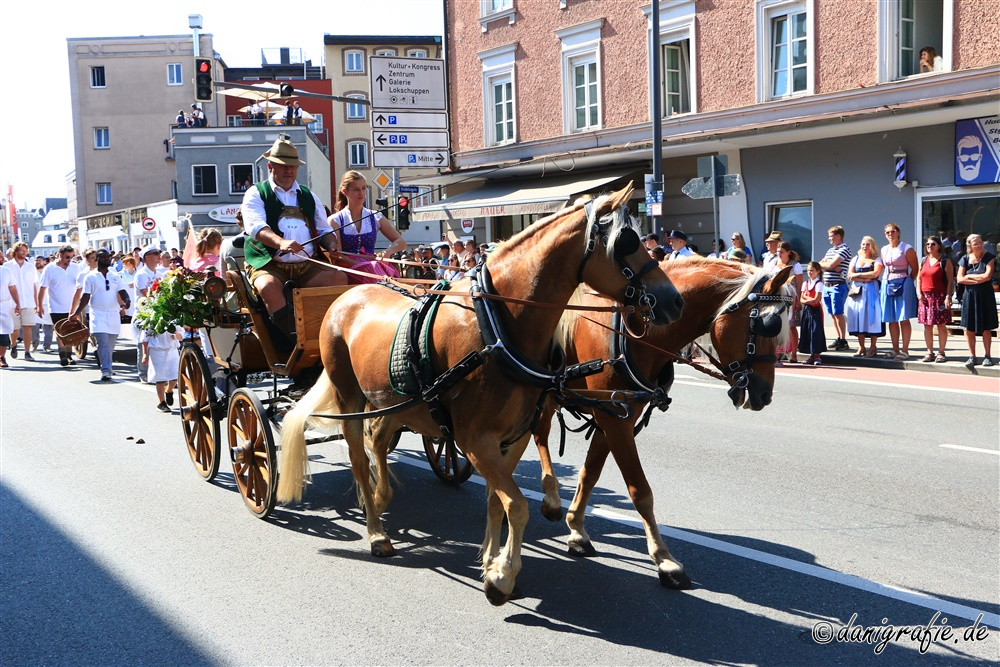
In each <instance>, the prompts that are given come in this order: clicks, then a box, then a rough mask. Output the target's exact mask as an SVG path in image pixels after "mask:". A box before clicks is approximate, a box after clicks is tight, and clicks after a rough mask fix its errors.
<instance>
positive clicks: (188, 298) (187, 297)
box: [184, 294, 194, 301]
mask: <svg viewBox="0 0 1000 667" xmlns="http://www.w3.org/2000/svg"><path fill="white" fill-rule="evenodd" d="M184 300H185V301H194V294H185V295H184Z"/></svg>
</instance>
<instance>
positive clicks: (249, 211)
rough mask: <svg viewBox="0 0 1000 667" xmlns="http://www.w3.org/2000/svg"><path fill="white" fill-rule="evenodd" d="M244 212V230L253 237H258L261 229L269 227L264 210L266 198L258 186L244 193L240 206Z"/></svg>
mask: <svg viewBox="0 0 1000 667" xmlns="http://www.w3.org/2000/svg"><path fill="white" fill-rule="evenodd" d="M240 211H241V212H242V213H243V230H244V231H245V232H246V233H247V236H249V237H250V238H252V239H256V238H257V234H258V233H259V232H260V230H262V229H264V228H265V227H267V213H266V212H265V211H264V200H263V199H261V197H260V192H259V191H258V190H257V188H256V187H253V188H250V189H249V190H247V191H246V194H244V195H243V204H242V206H240Z"/></svg>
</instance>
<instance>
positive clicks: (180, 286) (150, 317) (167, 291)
mask: <svg viewBox="0 0 1000 667" xmlns="http://www.w3.org/2000/svg"><path fill="white" fill-rule="evenodd" d="M205 278H206V275H205V274H204V273H196V272H194V271H189V270H188V269H185V268H183V267H182V268H179V269H173V270H171V271H170V272H168V273H167V275H165V276H164V277H162V278H157V279H156V280H154V281H153V283H152V284H151V285H150V286H149V291H148V293H147V295H146V296H145V297H142V298H140V299H139V302H138V305H137V308H136V314H135V317H134V318H133V326H135V327H136V328H138V329H141V330H143V331H148V332H150V333H156V334H162V333H164V332H170V333H173V332H175V331H176V330H177V327H178V326H182V327H190V328H192V329H197V328H198V327H201V326H204V324H205V320H210V319H212V302H211V301H210V300H209V299H208V296H207V295H206V294H205Z"/></svg>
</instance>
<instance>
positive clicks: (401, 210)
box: [396, 197, 410, 232]
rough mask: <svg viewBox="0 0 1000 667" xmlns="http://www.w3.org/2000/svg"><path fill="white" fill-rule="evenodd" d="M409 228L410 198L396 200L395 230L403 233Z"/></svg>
mask: <svg viewBox="0 0 1000 667" xmlns="http://www.w3.org/2000/svg"><path fill="white" fill-rule="evenodd" d="M409 228H410V198H409V197H400V198H399V199H398V200H396V229H398V230H399V231H401V232H405V231H406V230H407V229H409Z"/></svg>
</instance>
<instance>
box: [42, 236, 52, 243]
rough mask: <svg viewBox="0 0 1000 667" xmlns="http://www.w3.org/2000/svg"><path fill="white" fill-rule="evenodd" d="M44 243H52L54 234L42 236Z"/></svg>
mask: <svg viewBox="0 0 1000 667" xmlns="http://www.w3.org/2000/svg"><path fill="white" fill-rule="evenodd" d="M42 243H52V235H51V234H45V235H43V236H42Z"/></svg>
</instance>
